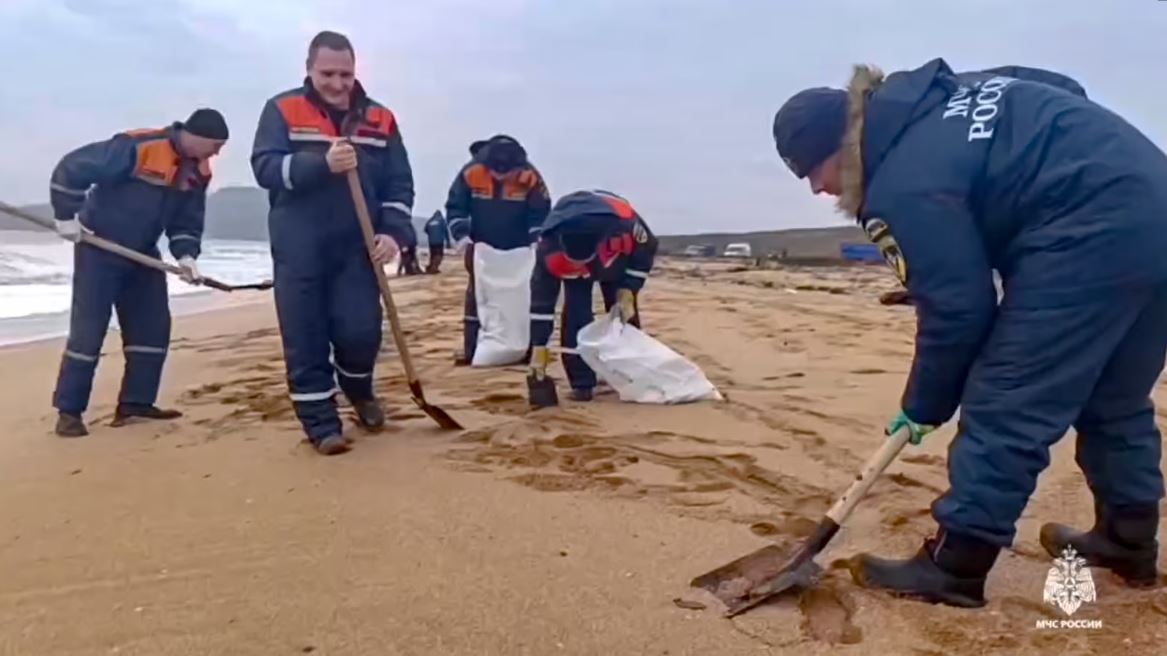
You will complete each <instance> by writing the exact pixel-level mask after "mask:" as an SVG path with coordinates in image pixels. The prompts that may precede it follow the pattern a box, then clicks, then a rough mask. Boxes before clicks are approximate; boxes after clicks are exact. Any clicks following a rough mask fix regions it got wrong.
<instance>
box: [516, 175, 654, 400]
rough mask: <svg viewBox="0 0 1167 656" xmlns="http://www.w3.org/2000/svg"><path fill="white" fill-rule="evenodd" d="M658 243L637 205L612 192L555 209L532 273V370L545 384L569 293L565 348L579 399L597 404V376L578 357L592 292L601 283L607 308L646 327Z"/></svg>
mask: <svg viewBox="0 0 1167 656" xmlns="http://www.w3.org/2000/svg"><path fill="white" fill-rule="evenodd" d="M656 251H657V239H656V237H655V236H654V235H653V234H652V231H651V230H649V228H648V225H647V224H646V223H645V222H644V219H642V218H641V217H640V215H639V214H638V213H637V212H636V210H635V209H633V207H632V205H631V204H630V203H629V202H628V201H627V200H625V199H624V198H621V197H620V196H617V195H616V194H613V193H611V192H608V191H599V190H597V191H577V192H574V193H571V194H568V195H567V196H564V197H563V198H561V199H559V201H558V202H557V203H555V207H554V208H553V209H552V210H551V213H550V214H549V215H548V216H547V221H546V223H545V224H544V225H543V229H542V231H541V233H540V236H539V242H538V246H537V250H536V259H535V269H534V271H533V272H532V274H531V371H530V374H531V375H532V376H533V377H534V378H537V379H542V378H544V377H545V375H546V372H547V366H548V364H550V360H551V357H550V349H549V348H548V346H547V345H548V343H549V342H550V339H551V333H552V331H553V329H554V328H555V305H556V303H557V302H558V301H559V289H560V287H561V286H562V287H563V294H564V303H563V316H562V317H561V318H560V328H559V335H560V344H561V346H562V359H563V368H564V370H565V371H566V372H567V379H568V382H569V383H570V384H571V389H572V398H573V399H575V400H577V401H590V400H591V399H592V396H593V393H594V390H595V387H596V374H595V372H594V371H592V369H591V367H589V366H588V365H587V363H586V362H584V361H583V359H582V358H581V357H580V356H579V354H578V353H577V352H576V350H575V347H576V336H577V335H578V334H579V331H580V329H581V328H583V327H584V326H586V325H588V324H589V323H591V322H592V319H593V318H594V314H593V312H592V289H593V287H594V286H595V283H597V282H598V283H599V284H600V291H601V292H602V293H603V295H604V308H605V309H606V310H609V311H610V310H611V309H612V307H613V306H618V307H619V311H620V317H621V319H622V320H623V321H624V322H625V323H628V324H630V325H633V326H636V327H639V326H640V310H639V304H638V296H639V294H640V290H641V289H642V288H643V287H644V283H645V282H646V281H647V280H648V275H649V273H651V272H652V266H653V261H654V259H655V257H656Z"/></svg>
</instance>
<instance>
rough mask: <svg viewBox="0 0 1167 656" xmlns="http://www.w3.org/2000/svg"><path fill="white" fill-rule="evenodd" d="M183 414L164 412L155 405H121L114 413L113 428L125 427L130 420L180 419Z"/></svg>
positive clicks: (175, 411) (174, 411)
mask: <svg viewBox="0 0 1167 656" xmlns="http://www.w3.org/2000/svg"><path fill="white" fill-rule="evenodd" d="M181 416H182V413H181V412H179V411H178V410H163V409H162V408H159V407H157V406H153V405H139V404H137V403H119V404H118V407H117V410H116V411H114V415H113V421H112V422H110V425H111V426H124V425H125V424H127V423H128V422H129V420H130V419H135V418H136V419H159V420H170V419H178V418H179V417H181Z"/></svg>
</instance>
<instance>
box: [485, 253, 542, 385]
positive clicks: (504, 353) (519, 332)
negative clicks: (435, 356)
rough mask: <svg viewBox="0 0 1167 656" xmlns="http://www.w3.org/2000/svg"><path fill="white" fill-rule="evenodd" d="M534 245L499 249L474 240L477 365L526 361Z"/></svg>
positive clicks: (529, 328)
mask: <svg viewBox="0 0 1167 656" xmlns="http://www.w3.org/2000/svg"><path fill="white" fill-rule="evenodd" d="M534 268H535V251H534V249H532V248H529V247H524V248H515V249H511V250H506V251H502V250H498V249H495V248H491V246H490V245H489V244H484V243H481V242H479V243H476V244H474V296H475V300H476V301H477V304H478V344H477V346H475V347H474V360H473V361H472V362H471V363H470V364H471V366H474V367H498V366H505V365H511V364H517V363H519V362H522V360H523V358H524V357H525V356H526V355H527V346H528V342H529V341H530V335H531V272H532V271H533V270H534Z"/></svg>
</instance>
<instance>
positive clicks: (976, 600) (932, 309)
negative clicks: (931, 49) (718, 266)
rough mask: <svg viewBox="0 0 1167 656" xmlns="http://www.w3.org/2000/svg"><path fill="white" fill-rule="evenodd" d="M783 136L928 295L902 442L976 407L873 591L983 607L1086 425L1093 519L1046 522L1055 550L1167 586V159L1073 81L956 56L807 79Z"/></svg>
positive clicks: (782, 115) (893, 427)
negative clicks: (1085, 525) (943, 481)
mask: <svg viewBox="0 0 1167 656" xmlns="http://www.w3.org/2000/svg"><path fill="white" fill-rule="evenodd" d="M774 139H775V142H776V144H777V149H778V153H779V155H780V156H781V157H782V159H783V160H784V161H785V162H786V164H787V165H788V166H789V168H790V169H791V170H792V171H793V172H794V174H795V175H796V176H797V177H799V178H807V179H808V180H809V182H810V186H811V189H812V190H813V191H814V192H815V193H818V192H824V193H827V194H831V195H834V196H838V197H839V202H838V204H839V208H840V209H841V210H842V211H843V212H845V213H846V214H847V215H848V216H849V217H851V218H854V219H856V220H857V221H858V222H859V224H860V225H861V226H862V227H863V229H864V230H865V231H866V232H867V234H868V235H869V237H870V238H871V240H872V241H874V242H875V243H876V244H878V245H879V246H880V248H881V249H882V251H883V253H884V256H885V258H886V259H887V260H888V262H889V263H890V264H891V265H892V268H893V269H894V271H895V272H896V274H897V275H898V277H899V278H900V280H901V281H903V283H904V284H905V285H906V286H907V288H908V291H909V292H910V294H911V298H912V301H913V302H914V304H915V306H916V312H917V329H916V347H915V357H914V360H913V362H912V367H911V371H910V373H909V377H908V383H907V387H906V390H905V391H904V394H903V397H902V398H901V404H902V406H901V408H902V409H901V410H900V411H899V412H898V413H897V414H896V416H895V418H894V419H893V420H892V421H891V424H890V425H889V426H888V429H887V432H888V433H889V434H892V433H894V432H896V431H897V430H900V429H903V428H907V429H909V430H910V431H911V435H912V438H911V441H912V442H913V443H916V444H918V443H919V442H920V440H921V439H922V438H923V437H924V436H925V435H927V434H928V433H930V432H931V431H933V430H934V429H935V428H936V427H937V426H939V425H941V424H943V423H945V422H947V421H948V420H949V419H951V418H952V416H953V414H954V413H955V412H956V409H957V407H958V405H959V406H960V408H961V417H960V421H959V424H958V426H957V429H958V430H957V434H956V437H955V439H954V441H953V442H952V445H951V447H950V449H949V452H948V454H949V458H948V478H949V485H950V487H949V489H948V491H946V492H945V493H944V494H943V495H941V496H940V498H939V499H937V500H936V502H935V503H934V504H933V506H932V514H933V516H934V518H935V519H936V521H937V523H938V524H939V528H938V529H937V532H936V535H935V537H934V538H930V539H928V540H927V541H926V542H925V544H924V547H923V548H922V549H921V550H920V551H919V552H918V553H917V554H916V555H915V557H913V558H910V559H907V560H885V559H882V558H875V557H872V556H869V555H866V554H862V555H860V556H859V557H857V558H856V559H855V560H854V561H853V562H852V566H851V571H852V575H853V576H854V578H855V579H856V581H857V582H858V583H860V584H861V585H867V586H870V587H874V588H881V589H885V590H890V591H892V592H893V593H897V594H900V595H905V596H909V597H915V598H921V599H924V600H926V601H929V602H933V603H936V602H940V603H945V604H949V605H955V606H966V607H978V606H982V605H984V603H985V598H984V585H985V580H986V577H987V575H988V573H989V571H990V570H991V568H992V567H993V565H994V562H995V561H996V559H997V556H998V554H999V552H1000V550H1001V548H1003V547H1008V546H1010V544H1011V543H1012V542H1013V539H1014V537H1015V530H1016V529H1015V525H1016V522H1017V520H1018V518H1019V517H1020V516H1021V512H1022V510H1023V509H1024V508H1025V506H1026V504H1027V503H1028V501H1029V497H1030V495H1031V494H1032V493H1033V491H1034V488H1035V486H1036V484H1037V478H1038V475H1039V474H1040V473H1041V472H1042V471H1043V470H1044V469H1045V468H1046V467H1047V466H1048V464H1049V449H1050V447H1051V446H1052V445H1053V444H1054V443H1056V442H1057V441H1058V440H1060V439H1061V438H1062V437H1063V436H1064V435H1065V434H1066V432H1067V429H1069V428H1070V427H1071V426H1073V427H1074V428H1075V429H1076V432H1077V435H1078V438H1077V439H1078V442H1077V462H1078V464H1079V466H1080V467H1081V468H1082V471H1083V472H1084V473H1085V475H1086V481H1087V483H1088V485H1089V487H1090V489H1091V491H1092V492H1093V495H1094V510H1095V523H1094V527H1093V528H1092V529H1091V530H1090V531H1088V532H1077V531H1074V530H1072V529H1070V528H1069V527H1066V526H1063V525H1060V524H1046V525H1044V526H1042V527H1041V532H1040V538H1041V543H1042V545H1043V546H1044V548H1045V549H1046V550H1047V551H1048V552H1049V553H1050V554H1051V555H1052V556H1058V557H1060V556H1061V555H1062V553H1063V550H1064V549H1065V548H1066V547H1067V546H1072V547H1073V548H1074V549H1076V550H1077V551H1078V553H1079V554H1080V555H1081V556H1082V557H1084V558H1085V559H1086V560H1087V562H1088V563H1090V564H1091V565H1093V566H1101V567H1104V568H1109V569H1111V570H1112V571H1114V572H1115V573H1116V574H1117V575H1118V576H1120V577H1121V578H1123V579H1125V581H1126V582H1127V583H1128V584H1131V585H1133V586H1142V585H1152V584H1154V583H1155V582H1156V581H1157V578H1158V577H1157V573H1156V560H1157V554H1158V542H1157V539H1156V532H1157V529H1158V526H1159V500H1160V499H1161V498H1162V497H1163V494H1164V488H1163V473H1162V471H1161V470H1160V462H1161V449H1162V441H1161V438H1160V434H1159V430H1158V429H1157V428H1156V426H1155V406H1154V403H1153V402H1152V400H1151V396H1150V395H1151V390H1152V388H1153V387H1154V385H1155V382H1156V380H1157V379H1158V377H1159V374H1160V372H1161V371H1162V369H1163V363H1164V357H1165V353H1167V259H1165V258H1164V257H1163V253H1164V252H1165V251H1167V156H1165V155H1164V153H1163V152H1162V151H1160V150H1159V149H1158V148H1157V147H1156V146H1155V145H1154V144H1153V143H1152V142H1151V141H1149V140H1148V139H1147V138H1146V137H1145V136H1143V135H1142V134H1141V133H1140V132H1139V131H1138V130H1137V129H1135V128H1134V127H1132V126H1131V125H1130V124H1129V123H1127V122H1126V121H1124V120H1123V119H1122V118H1120V117H1119V116H1117V115H1115V114H1114V113H1111V112H1110V111H1108V110H1106V109H1104V108H1103V107H1101V106H1099V105H1097V104H1095V103H1093V102H1091V101H1090V100H1087V99H1086V97H1085V92H1084V91H1083V90H1082V88H1081V87H1080V86H1079V85H1078V84H1077V83H1075V82H1074V81H1073V80H1070V79H1068V78H1065V77H1064V76H1061V75H1059V74H1056V73H1051V72H1049V71H1041V70H1035V69H1028V68H1022V67H1009V68H1006V69H991V70H987V71H980V72H972V73H963V74H956V73H954V72H953V71H952V69H950V68H949V66H948V64H947V63H946V62H945V61H944V60H943V59H934V60H932V61H930V62H928V63H927V64H925V65H924V66H922V67H920V68H918V69H915V70H911V71H904V72H898V73H895V74H893V75H890V76H887V77H886V78H885V77H884V75H883V74H882V73H881V72H879V71H878V70H877V69H874V68H871V67H866V66H859V67H856V69H855V72H854V76H853V77H852V80H851V82H850V87H849V89H848V90H847V91H844V90H841V89H827V88H815V89H808V90H805V91H802V92H800V93H798V94H796V95H795V96H793V97H792V98H790V99H789V100H788V101H787V102H786V103H785V104H784V105H783V107H782V108H781V109H780V110H779V111H778V113H777V115H776V117H775V121H774ZM994 269H996V270H998V271H999V272H1000V276H1001V280H1002V283H1003V292H1004V294H1003V298H1002V299H1001V300H1000V304H999V305H998V298H997V290H996V289H995V288H994V278H993V270H994Z"/></svg>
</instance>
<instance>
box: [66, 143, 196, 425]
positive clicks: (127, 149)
mask: <svg viewBox="0 0 1167 656" xmlns="http://www.w3.org/2000/svg"><path fill="white" fill-rule="evenodd" d="M179 128H180V124H178V123H175V124H173V125H171V126H169V127H165V128H158V129H142V130H130V131H127V132H123V133H119V134H116V135H114V136H113V137H111V138H110V139H107V140H104V141H98V142H95V143H90V144H87V145H85V146H82V147H80V148H78V149H76V150H74V151H72V152H70V153H69V154H67V155H65V157H64V158H62V159H61V161H60V163H58V164H57V166H56V168H55V169H54V170H53V173H52V178H51V182H50V199H51V203H52V207H53V214H54V216H55V217H56V219H57V220H61V221H68V220H71V219H74V218H76V219H77V220H79V221H80V222H81V224H82V225H83V226H84V227H85V228H86V229H88V230H91V231H92V232H93V233H94V234H95V235H96V236H98V237H103V238H105V239H108V240H110V241H113V242H116V243H118V244H120V245H122V246H125V247H127V248H130V249H133V250H135V251H138V252H139V253H142V254H144V255H148V256H150V257H153V258H158V257H160V254H159V252H158V242H159V239H160V238H161V237H162V235H163V234H165V235H166V236H167V241H168V245H169V249H170V253H171V255H173V256H174V257H175V259H178V258H182V257H191V258H195V259H197V258H198V256H199V254H200V252H201V248H202V238H203V222H204V211H205V208H206V192H207V185H208V184H210V180H211V170H210V165H209V163H208V162H206V161H205V160H198V159H195V158H191V157H187V156H185V155H183V154H182V153H181V152H180V150H179V147H178V145H177V131H178V129H179ZM114 309H116V310H117V316H118V325H119V326H120V328H121V334H122V351H123V352H124V353H125V357H126V368H125V374H124V376H123V378H122V387H121V391H120V393H119V395H118V401H119V403H121V404H127V405H145V406H150V405H154V403H155V402H156V401H157V397H158V388H159V384H160V382H161V379H162V368H163V365H164V364H165V361H166V355H167V353H168V351H169V348H170V303H169V298H168V296H167V284H166V274H165V273H163V272H161V271H158V270H155V269H149V268H146V267H144V266H142V265H140V264H137V263H135V262H131V261H129V260H127V259H125V258H123V257H121V256H119V255H115V254H113V253H109V252H106V251H103V250H99V249H97V248H95V247H93V246H90V245H88V244H85V243H79V244H76V245H75V246H74V248H73V300H72V311H71V315H70V319H69V338H68V341H67V343H66V346H65V354H64V357H63V358H62V360H61V368H60V373H59V376H58V379H57V386H56V390H55V391H54V393H53V406H54V407H55V408H57V410H58V411H60V412H63V413H66V414H71V415H76V416H80V415H81V414H82V413H84V412H85V410H86V409H87V408H88V406H89V397H90V394H91V392H92V389H93V376H94V374H95V373H96V370H97V363H98V360H99V359H100V357H101V345H102V343H103V342H104V341H105V334H106V331H107V330H108V328H109V321H110V317H111V314H112V311H113V310H114Z"/></svg>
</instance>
